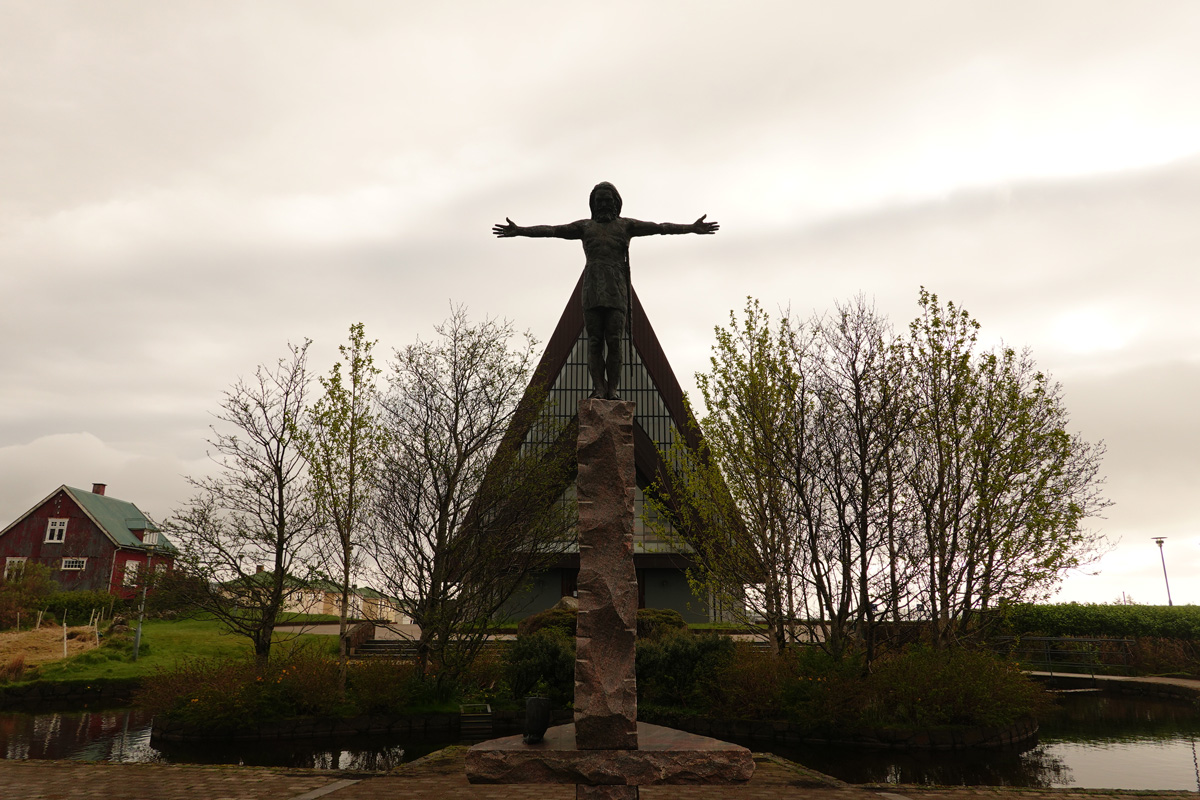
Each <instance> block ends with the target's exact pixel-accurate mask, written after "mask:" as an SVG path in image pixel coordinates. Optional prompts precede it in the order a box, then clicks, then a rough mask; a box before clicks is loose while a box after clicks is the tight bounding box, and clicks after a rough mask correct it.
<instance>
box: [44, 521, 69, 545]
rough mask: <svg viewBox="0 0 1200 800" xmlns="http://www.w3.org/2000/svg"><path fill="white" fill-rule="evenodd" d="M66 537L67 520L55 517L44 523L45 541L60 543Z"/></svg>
mask: <svg viewBox="0 0 1200 800" xmlns="http://www.w3.org/2000/svg"><path fill="white" fill-rule="evenodd" d="M66 538H67V520H66V519H63V518H57V517H56V518H55V519H52V520H50V521H49V522H48V523H46V538H45V541H46V542H49V543H50V544H62V543H63V542H64V541H66Z"/></svg>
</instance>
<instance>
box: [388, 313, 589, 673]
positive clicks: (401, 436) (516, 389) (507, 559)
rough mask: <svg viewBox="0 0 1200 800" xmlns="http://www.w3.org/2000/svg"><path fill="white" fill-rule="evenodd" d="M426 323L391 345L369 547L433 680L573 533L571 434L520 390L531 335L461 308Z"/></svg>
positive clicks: (463, 655)
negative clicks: (401, 344) (414, 630)
mask: <svg viewBox="0 0 1200 800" xmlns="http://www.w3.org/2000/svg"><path fill="white" fill-rule="evenodd" d="M435 330H436V331H437V334H438V338H437V339H436V340H435V341H432V342H424V341H417V342H416V343H415V344H413V345H410V346H408V347H406V348H404V349H403V350H398V351H396V353H395V363H394V364H393V365H392V371H391V375H390V386H389V389H388V392H387V394H386V396H385V398H384V401H383V409H384V411H383V424H384V426H385V428H386V434H387V436H386V440H387V449H386V451H385V452H384V454H383V457H382V460H381V462H380V468H379V473H378V479H377V488H378V504H377V507H376V522H377V527H376V535H375V537H374V541H373V542H372V547H371V556H372V557H373V559H374V562H375V565H376V566H377V567H378V572H379V575H380V576H381V578H382V580H383V581H384V582H385V583H386V586H387V590H388V592H389V593H390V594H392V595H394V596H395V597H397V598H399V600H400V601H401V604H402V607H403V610H404V612H405V613H406V614H408V615H409V616H410V617H412V619H413V621H414V622H415V623H416V624H417V625H418V626H419V628H420V640H419V642H418V666H419V668H420V671H421V673H422V674H428V673H430V672H432V673H434V674H436V677H437V680H438V681H439V684H440V685H444V684H446V682H448V681H452V680H453V679H454V678H455V677H456V676H457V675H459V674H461V672H462V670H463V669H465V668H466V666H467V665H469V663H470V662H471V660H472V659H473V658H474V656H475V654H476V652H477V651H478V648H479V646H480V645H481V644H482V642H483V641H484V640H485V638H486V635H487V632H488V627H489V626H490V625H491V624H492V623H493V621H494V618H495V617H496V616H497V614H499V613H500V612H501V611H502V609H504V607H505V604H506V602H507V601H508V600H509V599H510V598H511V596H512V595H513V594H514V593H515V592H516V590H517V589H519V588H521V587H522V586H523V585H524V584H525V583H526V582H527V581H528V580H529V578H530V576H531V574H532V573H534V572H537V571H541V570H543V569H546V568H548V567H549V566H550V564H551V563H552V562H553V560H554V559H555V558H556V557H557V556H558V554H559V553H561V552H562V551H563V550H564V549H565V547H566V546H567V545H568V544H569V542H570V541H571V536H570V533H571V526H572V524H573V520H574V507H573V506H572V505H571V504H569V503H566V502H563V501H562V500H561V498H562V496H563V491H564V489H565V487H566V486H567V485H568V484H569V482H570V479H571V477H572V473H571V465H572V457H573V455H574V440H573V439H572V438H571V437H570V436H569V435H567V432H565V431H562V430H559V429H557V428H555V427H554V426H553V425H552V424H551V423H550V422H549V419H550V418H549V416H547V415H546V414H545V394H544V392H532V393H530V394H528V395H526V394H525V390H526V386H527V384H528V382H529V378H530V373H531V367H532V365H533V357H534V349H533V348H534V347H535V344H536V343H535V342H534V341H533V340H532V338H530V337H529V336H528V334H526V335H525V337H524V342H523V343H522V344H521V345H519V346H517V347H516V348H513V347H512V346H511V345H510V341H511V340H512V339H513V337H514V331H513V328H512V326H511V324H510V323H508V322H497V321H495V320H485V321H483V322H480V323H474V324H473V323H471V322H470V321H469V319H468V317H467V312H466V310H465V309H463V308H462V307H456V308H454V309H453V311H452V314H451V316H450V318H449V319H448V320H446V321H445V322H444V323H443V324H442V325H440V326H437V327H436V328H435ZM523 396H524V400H523V401H522V398H523Z"/></svg>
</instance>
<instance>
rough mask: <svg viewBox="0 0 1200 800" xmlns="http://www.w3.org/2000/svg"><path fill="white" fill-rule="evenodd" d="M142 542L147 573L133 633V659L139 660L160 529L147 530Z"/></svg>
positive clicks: (143, 579)
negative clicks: (143, 622)
mask: <svg viewBox="0 0 1200 800" xmlns="http://www.w3.org/2000/svg"><path fill="white" fill-rule="evenodd" d="M142 544H144V545H145V546H146V551H147V556H146V573H145V575H143V576H142V601H141V603H139V604H138V624H137V631H135V632H134V634H133V660H134V661H137V660H138V651H140V650H141V649H142V620H144V619H145V618H146V590H147V589H148V588H150V578H151V576H152V575H154V572H153V567H154V548H155V547H156V546H157V545H158V531H146V532H145V533H144V534H142Z"/></svg>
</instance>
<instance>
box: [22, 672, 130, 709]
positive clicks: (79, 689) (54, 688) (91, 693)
mask: <svg viewBox="0 0 1200 800" xmlns="http://www.w3.org/2000/svg"><path fill="white" fill-rule="evenodd" d="M140 685H141V681H139V680H138V679H137V678H126V679H119V680H118V679H109V680H95V681H34V682H32V683H26V684H19V685H16V686H0V709H3V710H8V711H41V710H62V709H71V710H76V709H81V708H88V707H93V708H94V707H96V706H114V705H126V704H128V703H130V702H132V701H133V693H134V692H135V691H137V689H138V687H139V686H140Z"/></svg>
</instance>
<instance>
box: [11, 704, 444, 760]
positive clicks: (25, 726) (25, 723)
mask: <svg viewBox="0 0 1200 800" xmlns="http://www.w3.org/2000/svg"><path fill="white" fill-rule="evenodd" d="M151 721H152V717H151V715H150V714H149V713H147V712H145V711H141V710H138V709H108V710H104V711H90V712H82V713H47V714H19V713H0V753H2V754H3V757H4V758H15V759H24V758H37V759H65V760H73V761H113V762H140V763H146V762H158V763H175V764H246V765H250V766H263V767H303V768H307V769H348V770H365V771H384V770H390V769H392V768H393V767H396V766H398V765H400V764H402V763H404V762H405V761H412V760H413V759H414V758H419V757H421V756H423V755H427V754H428V753H432V752H433V751H435V750H439V749H441V748H442V747H445V746H446V745H448V744H453V742H450V741H440V740H432V739H430V740H421V741H416V742H413V741H408V742H402V741H400V740H398V739H396V738H395V737H382V736H371V737H347V738H343V739H339V740H336V741H328V740H319V739H314V740H292V741H270V742H229V741H221V742H215V743H203V744H198V743H176V742H161V741H157V740H156V741H154V742H153V743H151V740H150V728H151Z"/></svg>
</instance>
